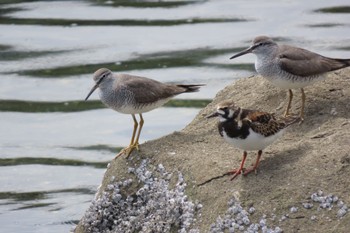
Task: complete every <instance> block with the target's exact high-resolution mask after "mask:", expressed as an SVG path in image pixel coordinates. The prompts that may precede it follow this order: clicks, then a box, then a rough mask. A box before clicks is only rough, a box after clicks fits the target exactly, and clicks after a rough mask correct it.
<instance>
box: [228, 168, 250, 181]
mask: <svg viewBox="0 0 350 233" xmlns="http://www.w3.org/2000/svg"><path fill="white" fill-rule="evenodd" d="M244 170H245V169H244V168H241V169H234V170H232V171H229V172H227V173H226V174H227V175H231V174H232V175H233V177H232V178H231V179H230V180H233V179H234V178H236V177H237V176H238V175H240V174H244Z"/></svg>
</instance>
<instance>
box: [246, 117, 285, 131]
mask: <svg viewBox="0 0 350 233" xmlns="http://www.w3.org/2000/svg"><path fill="white" fill-rule="evenodd" d="M246 119H247V120H248V121H250V126H251V129H252V130H253V131H254V132H256V133H259V134H262V135H264V136H270V135H273V134H275V133H277V132H278V131H280V130H281V125H280V124H279V122H277V121H276V118H275V116H274V115H273V114H270V113H267V112H259V111H255V112H251V113H250V114H249V115H248V116H247V117H246Z"/></svg>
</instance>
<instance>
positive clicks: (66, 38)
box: [0, 0, 350, 232]
mask: <svg viewBox="0 0 350 233" xmlns="http://www.w3.org/2000/svg"><path fill="white" fill-rule="evenodd" d="M71 9H74V11H72V10H71ZM349 9H350V6H349V4H348V2H347V1H346V0H335V1H318V0H311V1H308V4H305V2H304V1H301V0H298V1H277V0H275V1H274V0H271V1H265V2H264V3H263V4H262V2H261V1H258V0H252V1H244V0H240V1H231V0H221V1H215V0H198V1H194V0H187V1H186V0H183V1H171V0H170V1H151V0H150V1H139V0H125V1H119V0H118V1H117V0H85V1H35V0H2V1H0V30H1V32H2V33H1V36H0V64H1V65H0V85H1V90H0V115H1V116H0V117H1V123H0V138H1V140H0V148H1V150H0V152H1V156H0V167H1V169H0V214H1V218H0V224H1V229H2V231H4V232H68V231H69V230H70V229H71V227H72V226H74V224H76V223H77V222H78V220H79V219H80V218H81V216H82V215H83V212H84V210H85V209H86V208H87V207H88V205H89V202H90V201H91V199H92V198H93V196H94V194H95V192H96V189H97V187H98V185H99V184H100V182H101V180H102V176H103V173H104V171H105V169H106V166H107V163H108V161H110V160H111V159H112V158H114V156H115V154H116V153H118V151H120V150H121V148H123V146H125V145H127V144H128V143H129V140H130V134H131V130H132V126H133V125H132V124H133V123H132V119H131V117H130V116H128V115H123V114H119V113H116V112H114V111H112V110H109V109H106V108H105V107H104V106H103V105H102V104H101V103H100V101H98V100H97V95H96V94H94V95H93V96H92V97H91V98H92V100H91V101H87V102H85V101H83V99H84V98H85V97H86V94H87V93H88V91H89V90H90V88H91V86H92V85H93V81H92V73H93V72H94V71H95V70H97V69H99V68H101V67H107V68H109V69H111V70H113V71H114V72H127V73H132V74H136V75H141V76H146V77H150V78H154V79H157V80H159V81H163V82H173V83H205V84H207V85H206V86H205V87H203V88H201V91H200V92H197V93H190V94H184V95H181V96H178V97H176V99H174V100H172V101H170V102H169V103H168V104H167V105H166V106H165V108H160V109H156V110H154V111H151V112H149V113H146V114H145V115H144V118H145V121H146V123H145V126H144V130H143V133H142V135H141V141H142V142H143V141H147V140H151V139H154V138H158V137H160V136H163V135H165V134H168V133H171V132H173V131H174V130H180V129H181V128H183V127H184V126H185V125H186V124H188V123H189V122H190V121H191V119H192V118H193V117H194V116H195V115H196V114H197V113H198V111H199V110H200V109H201V108H203V107H204V106H206V105H207V104H208V103H209V101H210V99H212V98H213V97H214V96H215V94H216V92H217V91H218V90H220V89H222V88H223V87H224V86H225V85H227V84H229V83H231V82H233V81H234V80H235V79H237V78H240V77H247V76H249V75H251V74H254V65H253V62H254V59H255V58H254V56H250V55H247V56H245V57H242V58H240V59H238V60H234V61H231V60H229V57H230V56H231V55H233V54H234V53H236V52H237V51H240V50H242V49H243V48H246V47H247V46H248V45H250V43H251V40H252V39H253V38H254V37H255V36H257V35H261V34H265V35H268V36H271V37H273V38H274V40H276V41H278V42H280V43H289V44H294V45H297V46H301V47H305V48H307V49H309V50H312V51H315V52H318V53H321V54H324V55H326V56H331V57H344V58H345V57H350V54H349V50H350V49H349V48H350V40H349V36H350V31H349V30H348V29H349V22H350V14H349V13H350V10H349ZM286 12H288V14H286ZM141 149H142V145H141ZM18 223H20V224H18Z"/></svg>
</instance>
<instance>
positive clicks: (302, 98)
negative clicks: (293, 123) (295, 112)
mask: <svg viewBox="0 0 350 233" xmlns="http://www.w3.org/2000/svg"><path fill="white" fill-rule="evenodd" d="M300 90H301V110H300V119H301V122H303V121H304V109H305V99H306V97H305V92H304V89H303V88H300Z"/></svg>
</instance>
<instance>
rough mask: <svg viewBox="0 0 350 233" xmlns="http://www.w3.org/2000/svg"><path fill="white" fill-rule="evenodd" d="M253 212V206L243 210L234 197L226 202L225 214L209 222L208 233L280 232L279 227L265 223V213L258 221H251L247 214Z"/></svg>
mask: <svg viewBox="0 0 350 233" xmlns="http://www.w3.org/2000/svg"><path fill="white" fill-rule="evenodd" d="M254 212H255V208H254V207H250V208H249V209H248V211H247V210H245V209H244V208H243V207H242V206H241V205H240V203H239V202H238V201H236V200H235V198H232V199H231V200H230V201H229V202H228V209H227V211H226V214H225V216H224V217H223V218H222V217H221V216H219V217H218V218H217V219H216V222H215V223H213V224H211V226H210V233H219V232H229V233H233V232H246V233H256V232H264V233H281V232H283V231H282V229H281V228H279V227H275V228H270V227H268V226H267V223H266V215H264V216H263V217H262V218H261V219H260V220H259V223H252V222H251V220H250V218H249V216H250V215H251V214H253V213H254Z"/></svg>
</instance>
